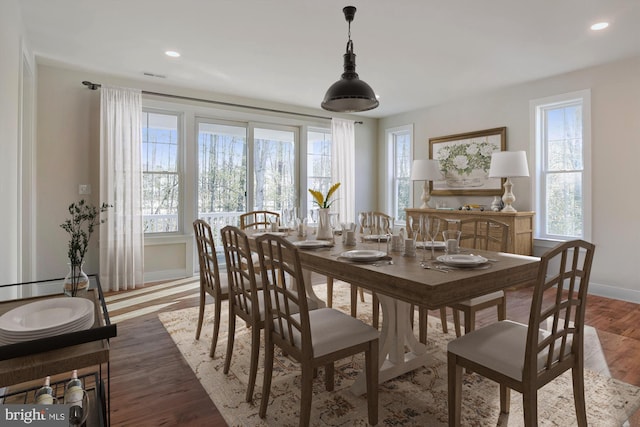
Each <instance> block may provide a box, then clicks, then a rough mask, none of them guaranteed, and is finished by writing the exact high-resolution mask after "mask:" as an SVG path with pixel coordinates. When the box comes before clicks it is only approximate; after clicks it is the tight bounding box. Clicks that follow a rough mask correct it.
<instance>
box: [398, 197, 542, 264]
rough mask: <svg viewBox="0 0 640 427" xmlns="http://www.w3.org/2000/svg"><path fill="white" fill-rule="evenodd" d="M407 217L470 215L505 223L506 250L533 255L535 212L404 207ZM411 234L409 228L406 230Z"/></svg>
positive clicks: (462, 216)
mask: <svg viewBox="0 0 640 427" xmlns="http://www.w3.org/2000/svg"><path fill="white" fill-rule="evenodd" d="M405 211H406V213H407V218H408V217H409V216H411V217H414V218H417V217H419V216H420V215H421V214H428V215H436V216H438V217H440V218H444V219H446V220H451V221H455V220H461V219H463V218H470V217H482V218H488V219H492V220H494V221H499V222H503V223H505V224H507V225H508V226H509V242H508V250H507V252H511V253H514V254H520V255H533V221H534V215H535V212H493V211H478V210H475V211H474V210H471V211H467V210H445V209H411V208H407V209H405ZM408 233H409V236H411V230H408Z"/></svg>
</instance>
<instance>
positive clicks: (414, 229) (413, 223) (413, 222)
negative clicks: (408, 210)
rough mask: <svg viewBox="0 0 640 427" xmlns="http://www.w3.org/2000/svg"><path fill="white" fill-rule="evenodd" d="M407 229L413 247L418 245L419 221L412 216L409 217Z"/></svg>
mask: <svg viewBox="0 0 640 427" xmlns="http://www.w3.org/2000/svg"><path fill="white" fill-rule="evenodd" d="M409 229H410V230H411V237H412V238H413V246H414V247H415V246H416V245H417V243H418V233H419V232H420V219H419V218H416V217H414V216H409Z"/></svg>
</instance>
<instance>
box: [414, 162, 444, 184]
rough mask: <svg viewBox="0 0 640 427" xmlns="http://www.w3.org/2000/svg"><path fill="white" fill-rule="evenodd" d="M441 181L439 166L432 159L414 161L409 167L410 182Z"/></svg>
mask: <svg viewBox="0 0 640 427" xmlns="http://www.w3.org/2000/svg"><path fill="white" fill-rule="evenodd" d="M438 179H442V174H441V173H440V164H439V163H438V161H437V160H434V159H419V160H414V161H413V164H412V165H411V180H412V181H435V180H438Z"/></svg>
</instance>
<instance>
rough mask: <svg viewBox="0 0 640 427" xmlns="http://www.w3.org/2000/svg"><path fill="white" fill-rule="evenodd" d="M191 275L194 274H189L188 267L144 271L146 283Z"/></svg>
mask: <svg viewBox="0 0 640 427" xmlns="http://www.w3.org/2000/svg"><path fill="white" fill-rule="evenodd" d="M190 276H192V274H187V270H186V269H175V270H162V271H149V272H146V273H144V283H151V282H160V281H163V280H176V279H183V278H185V277H190Z"/></svg>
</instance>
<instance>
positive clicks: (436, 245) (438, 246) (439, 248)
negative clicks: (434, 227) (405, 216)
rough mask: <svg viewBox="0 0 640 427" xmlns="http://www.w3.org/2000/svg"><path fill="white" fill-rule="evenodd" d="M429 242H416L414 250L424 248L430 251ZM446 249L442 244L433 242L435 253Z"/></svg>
mask: <svg viewBox="0 0 640 427" xmlns="http://www.w3.org/2000/svg"><path fill="white" fill-rule="evenodd" d="M431 246H432V245H431V242H417V243H416V248H424V247H426V248H427V249H431ZM446 247H447V245H446V243H444V242H433V249H435V250H436V251H443V250H444V249H445V248H446Z"/></svg>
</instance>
